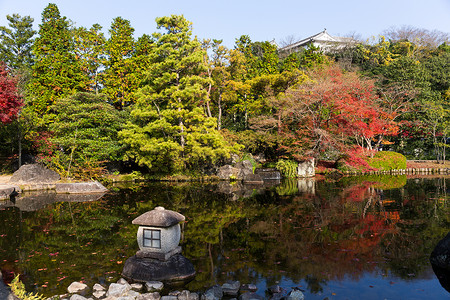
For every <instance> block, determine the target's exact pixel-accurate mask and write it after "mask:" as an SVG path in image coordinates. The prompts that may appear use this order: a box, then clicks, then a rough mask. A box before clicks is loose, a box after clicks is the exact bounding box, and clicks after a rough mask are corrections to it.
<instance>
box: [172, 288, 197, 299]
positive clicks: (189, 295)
mask: <svg viewBox="0 0 450 300" xmlns="http://www.w3.org/2000/svg"><path fill="white" fill-rule="evenodd" d="M177 298H178V300H199V296H198V294H197V293H191V292H190V291H188V290H183V291H181V293H180V294H178V296H177Z"/></svg>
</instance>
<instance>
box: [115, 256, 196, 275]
mask: <svg viewBox="0 0 450 300" xmlns="http://www.w3.org/2000/svg"><path fill="white" fill-rule="evenodd" d="M122 276H124V277H125V278H127V279H130V280H133V281H135V282H147V281H162V282H188V281H190V280H192V279H193V278H194V276H195V269H194V265H193V264H192V263H191V262H190V261H189V260H188V259H187V258H186V257H184V256H183V255H181V254H175V255H173V256H171V257H170V258H169V259H168V260H167V261H160V260H157V259H152V258H138V257H136V255H135V256H132V257H130V258H129V259H127V261H126V262H125V265H124V267H123V271H122Z"/></svg>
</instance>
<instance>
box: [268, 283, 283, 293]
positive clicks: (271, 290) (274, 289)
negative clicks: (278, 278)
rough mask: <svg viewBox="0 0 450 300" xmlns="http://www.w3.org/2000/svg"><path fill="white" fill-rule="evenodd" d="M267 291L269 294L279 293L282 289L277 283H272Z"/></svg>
mask: <svg viewBox="0 0 450 300" xmlns="http://www.w3.org/2000/svg"><path fill="white" fill-rule="evenodd" d="M268 291H269V293H270V294H277V293H281V292H282V289H281V287H280V286H279V285H272V286H270V287H269V289H268Z"/></svg>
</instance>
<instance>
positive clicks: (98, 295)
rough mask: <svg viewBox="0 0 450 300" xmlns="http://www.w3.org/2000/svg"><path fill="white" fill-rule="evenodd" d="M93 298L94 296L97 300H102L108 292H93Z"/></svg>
mask: <svg viewBox="0 0 450 300" xmlns="http://www.w3.org/2000/svg"><path fill="white" fill-rule="evenodd" d="M92 296H94V298H95V299H101V298H103V297H105V296H106V291H105V290H103V291H93V292H92Z"/></svg>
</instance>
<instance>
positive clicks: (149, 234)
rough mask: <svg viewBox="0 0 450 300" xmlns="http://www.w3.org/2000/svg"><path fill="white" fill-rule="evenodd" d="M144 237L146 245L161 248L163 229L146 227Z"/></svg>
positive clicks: (144, 244)
mask: <svg viewBox="0 0 450 300" xmlns="http://www.w3.org/2000/svg"><path fill="white" fill-rule="evenodd" d="M142 237H143V246H144V247H149V248H157V249H161V230H158V229H144V232H143V236H142Z"/></svg>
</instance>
